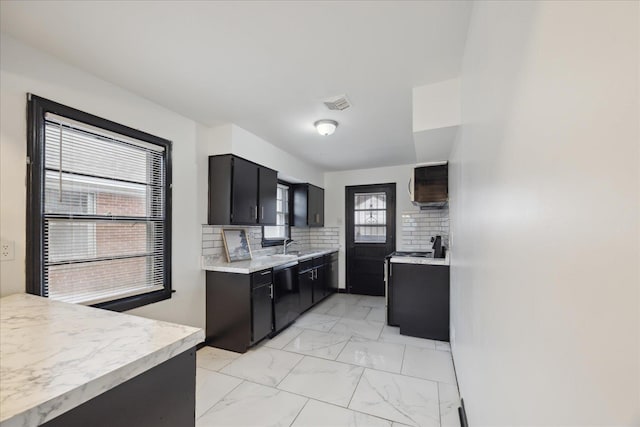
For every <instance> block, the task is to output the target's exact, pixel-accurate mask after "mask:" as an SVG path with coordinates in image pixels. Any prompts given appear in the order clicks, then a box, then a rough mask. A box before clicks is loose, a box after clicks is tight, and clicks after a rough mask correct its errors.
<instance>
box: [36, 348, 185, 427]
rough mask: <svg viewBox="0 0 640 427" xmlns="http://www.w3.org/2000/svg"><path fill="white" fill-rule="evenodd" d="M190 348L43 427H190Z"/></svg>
mask: <svg viewBox="0 0 640 427" xmlns="http://www.w3.org/2000/svg"><path fill="white" fill-rule="evenodd" d="M195 407H196V349H195V348H192V349H189V350H187V351H186V352H184V353H182V354H179V355H177V356H175V357H173V358H171V359H169V360H167V361H166V362H163V363H161V364H160V365H158V366H155V367H153V368H151V369H149V370H148V371H146V372H143V373H141V374H140V375H138V376H136V377H134V378H131V379H130V380H128V381H126V382H124V383H122V384H120V385H118V386H116V387H114V388H112V389H111V390H108V391H106V392H104V393H102V394H101V395H98V396H96V397H94V398H93V399H91V400H89V401H87V402H85V403H83V404H82V405H80V406H77V407H75V408H73V409H72V410H70V411H68V412H65V413H64V414H62V415H59V416H58V417H56V418H54V419H52V420H51V421H48V422H46V423H44V424H42V425H43V426H46V427H86V426H92V427H113V426H136V427H175V426H185V427H188V426H194V425H195Z"/></svg>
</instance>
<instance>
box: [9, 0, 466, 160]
mask: <svg viewBox="0 0 640 427" xmlns="http://www.w3.org/2000/svg"><path fill="white" fill-rule="evenodd" d="M470 10H471V4H470V3H469V2H462V1H443V2H438V1H424V2H420V1H411V2H400V1H393V2H381V1H372V2H364V1H355V2H346V1H344V2H339V1H334V2H319V1H318V2H316V1H304V2H302V1H301V2H291V1H280V2H271V1H270V2H267V1H260V2H206V1H193V2H191V1H176V2H174V1H156V2H151V1H139V2H108V1H105V2H96V1H85V2H81V1H68V2H58V1H44V2H35V1H11V2H8V1H2V2H1V6H0V12H1V13H0V29H1V30H2V32H6V33H8V34H10V35H12V36H14V37H15V38H17V39H20V40H22V41H24V42H25V43H27V44H30V45H32V46H34V47H36V48H38V49H40V50H43V51H46V52H49V53H51V54H53V55H54V56H56V57H58V58H60V59H62V60H63V61H65V62H68V63H71V64H73V65H75V66H77V67H79V68H82V69H84V70H87V71H89V72H91V73H93V74H95V75H97V76H99V77H101V78H103V79H104V80H107V81H110V82H112V83H115V84H117V85H118V86H121V87H123V88H126V89H128V90H130V91H132V92H134V93H137V94H139V95H141V96H143V97H145V98H147V99H150V100H152V101H154V102H156V103H158V104H160V105H163V106H165V107H167V108H169V109H171V110H173V111H176V112H178V113H180V114H182V115H184V116H187V117H190V118H192V119H194V120H197V121H199V122H201V123H203V124H205V125H209V126H213V125H217V124H221V123H226V122H233V123H236V124H237V125H239V126H241V127H243V128H245V129H247V130H248V131H250V132H252V133H254V134H256V135H258V136H260V137H262V138H263V139H265V140H267V141H269V142H271V143H272V144H274V145H276V146H279V147H281V148H282V149H284V150H286V151H288V152H290V153H291V154H293V155H295V156H297V157H299V158H302V159H304V160H306V161H307V162H309V163H312V164H315V165H318V166H320V167H322V168H324V169H326V170H344V169H358V168H368V167H378V166H390V165H397V164H407V163H413V162H415V161H416V151H415V147H414V142H413V135H412V131H411V129H412V127H411V88H413V87H415V86H420V85H424V84H427V83H431V82H436V81H440V80H445V79H448V78H451V77H455V76H457V75H458V73H459V69H460V63H461V58H462V52H463V48H464V43H465V39H466V33H467V26H468V21H469V14H470ZM343 93H346V94H347V95H348V97H349V99H350V100H351V102H352V104H353V106H352V107H351V108H349V109H347V110H345V111H342V112H340V111H329V110H328V109H327V108H326V107H325V106H324V105H323V104H322V100H323V99H325V98H327V97H331V96H334V95H339V94H343ZM323 118H329V119H335V120H337V121H338V122H339V123H340V125H339V126H338V129H337V131H336V133H335V134H334V135H332V136H330V137H322V136H320V135H318V134H317V133H316V132H315V130H314V128H313V122H314V121H316V120H318V119H323Z"/></svg>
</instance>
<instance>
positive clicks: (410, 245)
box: [398, 208, 449, 251]
mask: <svg viewBox="0 0 640 427" xmlns="http://www.w3.org/2000/svg"><path fill="white" fill-rule="evenodd" d="M433 236H442V244H443V245H444V246H447V247H448V246H449V209H448V208H445V209H438V210H432V211H411V212H403V213H402V226H401V233H400V239H399V242H398V250H400V251H428V250H431V247H432V246H433V244H432V243H431V237H433Z"/></svg>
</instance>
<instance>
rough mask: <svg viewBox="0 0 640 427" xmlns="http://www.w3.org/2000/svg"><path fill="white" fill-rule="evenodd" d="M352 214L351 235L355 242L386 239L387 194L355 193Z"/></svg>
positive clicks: (382, 241)
mask: <svg viewBox="0 0 640 427" xmlns="http://www.w3.org/2000/svg"><path fill="white" fill-rule="evenodd" d="M353 214H354V233H353V235H354V239H355V242H356V243H385V242H386V241H387V195H386V194H385V193H356V194H355V195H354V210H353Z"/></svg>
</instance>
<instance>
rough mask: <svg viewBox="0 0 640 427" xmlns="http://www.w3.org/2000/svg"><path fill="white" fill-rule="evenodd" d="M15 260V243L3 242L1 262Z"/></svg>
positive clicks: (0, 254)
mask: <svg viewBox="0 0 640 427" xmlns="http://www.w3.org/2000/svg"><path fill="white" fill-rule="evenodd" d="M14 258H15V242H14V241H12V240H3V241H2V242H1V243H0V261H12V260H13V259H14Z"/></svg>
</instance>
